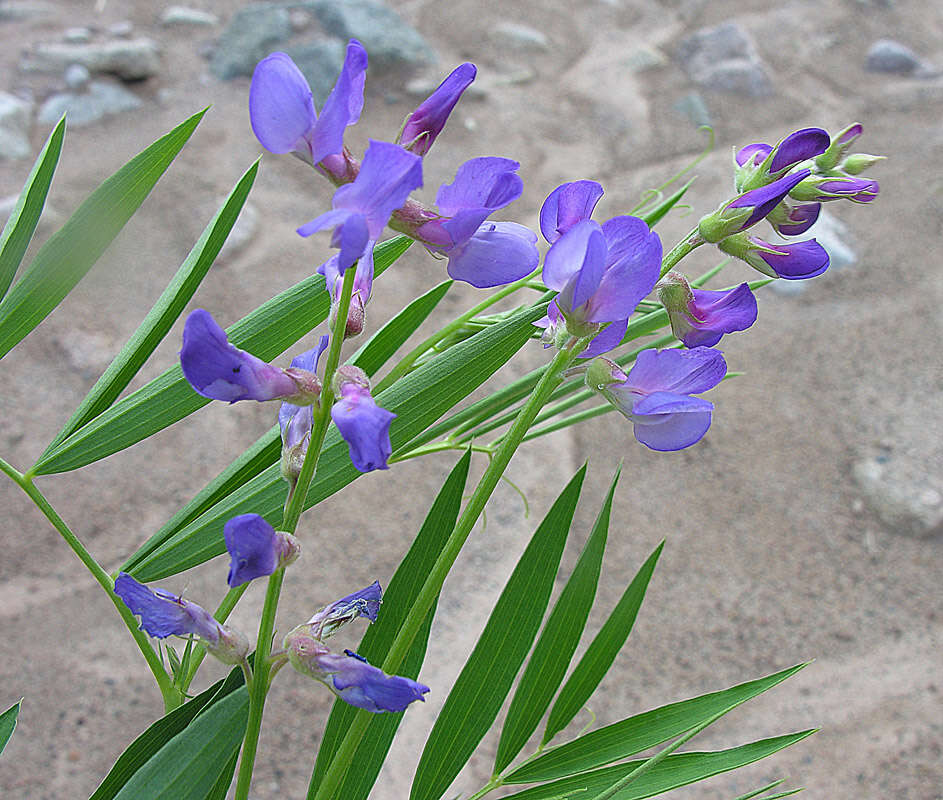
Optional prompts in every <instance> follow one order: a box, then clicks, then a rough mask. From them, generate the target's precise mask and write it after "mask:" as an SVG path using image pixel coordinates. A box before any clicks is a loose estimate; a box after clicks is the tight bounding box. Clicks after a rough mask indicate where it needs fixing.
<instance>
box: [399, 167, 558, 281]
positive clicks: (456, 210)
mask: <svg viewBox="0 0 943 800" xmlns="http://www.w3.org/2000/svg"><path fill="white" fill-rule="evenodd" d="M519 167H520V164H518V162H516V161H512V160H511V159H509V158H498V157H496V156H494V157H493V156H487V157H483V158H473V159H470V160H469V161H466V162H465V163H464V164H462V165H461V166H460V167H459V168H458V172H457V173H456V175H455V180H454V181H452V183H448V184H444V185H443V186H442V187H440V189H439V191H438V193H437V194H436V205H437V206H438V213H439V214H440V216H439V217H437V218H434V219H429V220H428V221H426V220H424V219H420V220H418V223H419V224H418V225H416V230H415V236H416V238H417V239H418V240H419V241H421V242H422V243H423V244H424V245H425V246H426V247H428V248H429V249H430V250H431V251H433V252H435V253H442V254H444V255H446V256H447V257H448V260H449V264H448V273H449V276H450V277H452V278H454V279H455V280H459V281H465V282H466V283H470V284H471V285H472V286H475V287H478V288H479V289H480V288H487V287H491V286H501V285H503V284H506V283H511V282H512V281H516V280H518V279H519V278H523V277H524V276H525V275H528V274H529V273H531V272H532V271H533V270H534V269H535V268H536V266H537V263H538V262H539V260H540V255H539V254H538V252H537V247H536V242H537V236H536V235H535V234H534V233H533V232H532V231H530V230H529V229H527V228H526V227H524V226H523V225H518V224H517V223H514V222H486V220H487V219H488V217H490V216H491V214H493V213H494V212H495V211H497V210H498V209H501V208H504V207H505V206H507V205H509V204H510V203H512V202H514V201H515V200H517V198H518V197H520V196H521V192H523V190H524V184H523V181H521V178H520V176H519V175H518V174H517V170H518V168H519Z"/></svg>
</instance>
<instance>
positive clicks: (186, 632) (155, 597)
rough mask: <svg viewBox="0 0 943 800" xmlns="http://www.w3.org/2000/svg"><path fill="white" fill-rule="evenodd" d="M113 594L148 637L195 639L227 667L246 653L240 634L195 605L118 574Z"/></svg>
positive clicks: (122, 573) (246, 642)
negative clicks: (139, 623) (134, 617)
mask: <svg viewBox="0 0 943 800" xmlns="http://www.w3.org/2000/svg"><path fill="white" fill-rule="evenodd" d="M115 594H116V595H118V597H120V598H121V599H122V600H123V601H124V604H125V605H126V606H127V607H128V608H129V609H130V610H131V613H132V614H135V615H136V616H139V617H140V618H141V630H143V631H144V632H145V633H147V635H148V636H153V637H154V638H156V639H165V638H167V637H168V636H190V635H194V636H199V637H200V639H202V640H203V642H204V643H205V644H206V647H207V650H209V651H210V652H211V653H212V654H213V655H214V656H216V657H217V658H219V659H220V660H221V661H224V662H225V663H227V664H235V663H238V662H240V661H241V660H242V659H244V658H245V656H246V653H248V651H249V642H248V641H246V639H245V637H244V636H242V634H240V633H237V632H236V631H234V630H232V629H231V628H228V627H226V626H225V625H221V624H220V623H219V622H217V621H216V620H215V619H214V618H213V615H212V614H210V613H209V612H208V611H206V610H205V609H203V608H201V607H200V606H198V605H197V604H196V603H191V602H190V601H189V600H184V599H183V598H182V597H180V596H178V595H175V594H173V593H172V592H167V591H164V590H163V589H149V588H148V587H147V586H145V585H144V584H143V583H139V582H138V581H136V580H135V579H134V578H132V577H131V576H130V575H128V574H127V573H126V572H120V573H118V578H117V579H116V580H115Z"/></svg>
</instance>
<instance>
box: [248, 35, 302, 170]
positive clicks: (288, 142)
mask: <svg viewBox="0 0 943 800" xmlns="http://www.w3.org/2000/svg"><path fill="white" fill-rule="evenodd" d="M316 120H317V113H316V112H315V110H314V101H313V100H312V99H311V88H310V87H309V86H308V82H307V81H306V80H305V77H304V75H302V74H301V70H299V69H298V67H297V66H295V62H294V61H292V60H291V58H289V57H288V56H287V55H286V54H285V53H272V54H271V55H270V56H268V57H266V58H263V59H262V60H261V61H260V62H259V63H258V64H257V65H256V67H255V71H254V72H253V73H252V85H251V86H250V87H249V122H250V123H251V125H252V131H253V133H255V136H256V138H257V139H258V140H259V142H260V143H261V144H262V147H264V148H265V149H266V150H269V151H270V152H272V153H290V152H291V151H293V150H302V149H303V150H307V149H308V147H307V145H306V144H305V138H306V136H307V135H308V133H309V131H310V130H311V129H312V128H313V127H314V125H315V122H316Z"/></svg>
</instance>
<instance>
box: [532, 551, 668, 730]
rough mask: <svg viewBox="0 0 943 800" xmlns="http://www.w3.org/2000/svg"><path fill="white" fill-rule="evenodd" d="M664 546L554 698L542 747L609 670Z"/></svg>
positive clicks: (633, 585) (633, 620)
mask: <svg viewBox="0 0 943 800" xmlns="http://www.w3.org/2000/svg"><path fill="white" fill-rule="evenodd" d="M664 545H665V543H664V542H662V543H661V544H659V545H658V547H656V548H655V550H654V552H653V553H652V554H651V555H650V556H649V557H648V560H647V561H646V562H645V563H644V564H642V566H641V568H640V569H639V571H638V573H636V575H635V577H634V578H633V579H632V583H630V584H629V586H628V588H626V590H625V592H624V593H623V594H622V597H621V598H620V600H619V602H618V604H617V605H616V607H615V608H614V609H613V611H612V613H611V614H610V615H609V618H608V619H607V620H606V622H605V624H604V625H603V626H602V628H601V630H600V631H599V633H598V634H596V638H595V639H593V641H592V643H591V644H590V645H589V647H588V648H587V649H586V652H585V653H584V654H583V657H582V658H581V659H580V663H579V664H577V665H576V669H574V670H573V674H572V675H570V677H569V678H568V679H567V682H566V684H565V685H564V687H563V689H562V690H561V691H560V695H559V697H557V702H556V703H554V705H553V709H551V711H550V719H549V720H548V721H547V729H546V730H545V731H544V736H543V743H544V744H546V743H547V742H549V741H550V740H551V739H552V738H553V737H554V736H556V735H557V734H558V733H559V732H560V731H561V730H563V728H565V727H566V726H567V725H568V724H569V722H570V720H572V719H573V717H575V716H576V712H577V711H579V710H580V709H581V708H582V707H583V704H584V703H585V702H586V701H587V700H588V699H589V696H590V695H591V694H592V693H593V691H594V690H595V689H596V687H597V686H598V685H599V682H600V681H601V680H602V679H603V676H604V675H605V674H606V672H607V671H608V670H609V667H610V666H612V662H613V661H614V660H615V657H616V655H617V654H618V653H619V651H620V650H621V649H622V645H624V644H625V640H626V639H628V638H629V634H630V633H631V632H632V626H633V625H634V624H635V618H636V616H637V615H638V611H639V608H640V607H641V605H642V600H644V599H645V590H646V589H647V588H648V581H649V580H650V579H651V577H652V572H653V571H654V570H655V564H656V563H657V561H658V556H660V555H661V549H662V547H664Z"/></svg>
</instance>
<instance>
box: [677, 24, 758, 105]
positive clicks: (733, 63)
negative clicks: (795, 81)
mask: <svg viewBox="0 0 943 800" xmlns="http://www.w3.org/2000/svg"><path fill="white" fill-rule="evenodd" d="M676 55H677V59H678V61H679V63H680V64H681V66H682V67H683V68H684V70H685V72H687V74H688V76H689V77H690V78H691V80H693V81H694V82H695V83H697V84H699V85H700V86H703V87H704V88H706V89H710V90H712V91H717V92H727V93H731V94H742V95H745V96H747V97H769V96H771V95H772V94H773V83H772V81H771V80H770V77H769V73H768V72H767V69H766V65H765V64H764V63H763V61H762V59H760V56H759V54H758V53H757V50H756V46H755V45H754V44H753V41H752V40H751V39H750V37H749V36H748V35H747V33H746V31H744V30H743V29H742V28H741V27H740V26H739V25H737V24H736V23H733V22H726V23H724V24H723V25H718V26H717V27H716V28H705V29H703V30H700V31H698V32H697V33H694V34H692V35H691V36H688V37H687V38H686V39H684V40H683V41H682V42H681V44H680V45H679V46H678V50H677V54H676Z"/></svg>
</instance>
